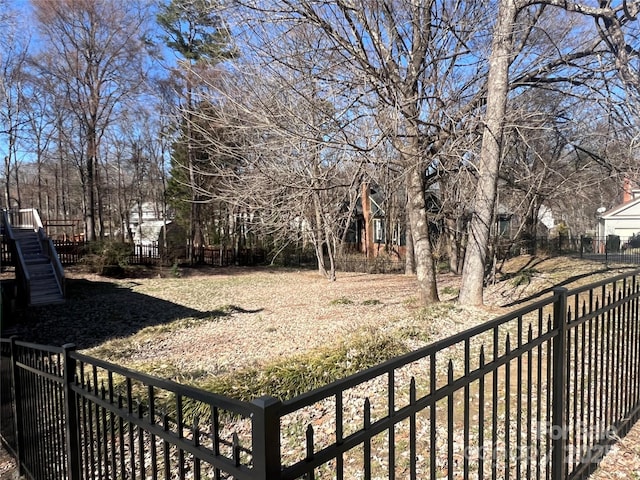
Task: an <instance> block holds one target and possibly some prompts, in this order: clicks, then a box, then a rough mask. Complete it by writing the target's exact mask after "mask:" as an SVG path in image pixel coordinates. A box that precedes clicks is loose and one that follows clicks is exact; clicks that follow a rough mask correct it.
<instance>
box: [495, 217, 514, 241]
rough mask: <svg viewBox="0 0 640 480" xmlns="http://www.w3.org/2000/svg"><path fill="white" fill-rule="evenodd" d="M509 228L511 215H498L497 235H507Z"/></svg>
mask: <svg viewBox="0 0 640 480" xmlns="http://www.w3.org/2000/svg"><path fill="white" fill-rule="evenodd" d="M510 230H511V217H510V216H509V215H498V235H499V236H501V237H506V236H509V233H510Z"/></svg>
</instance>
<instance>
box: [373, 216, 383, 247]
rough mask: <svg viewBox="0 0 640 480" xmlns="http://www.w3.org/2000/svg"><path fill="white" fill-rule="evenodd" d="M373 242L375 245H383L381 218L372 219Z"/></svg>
mask: <svg viewBox="0 0 640 480" xmlns="http://www.w3.org/2000/svg"><path fill="white" fill-rule="evenodd" d="M373 241H374V242H375V243H384V242H385V238H384V220H383V219H381V218H374V219H373Z"/></svg>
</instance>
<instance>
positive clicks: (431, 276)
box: [407, 162, 440, 305]
mask: <svg viewBox="0 0 640 480" xmlns="http://www.w3.org/2000/svg"><path fill="white" fill-rule="evenodd" d="M424 176H425V174H424V168H423V167H422V162H419V163H418V165H415V166H414V167H413V168H411V169H410V170H409V173H408V176H407V193H408V196H409V202H408V204H407V207H408V210H409V219H410V223H411V235H412V237H413V251H414V253H415V257H414V258H415V265H416V276H417V279H418V290H419V295H420V304H421V305H428V304H430V303H434V302H438V301H439V300H440V299H439V298H438V289H437V282H436V268H435V261H434V258H433V255H432V252H431V240H430V239H429V223H428V221H427V208H426V205H425V201H424Z"/></svg>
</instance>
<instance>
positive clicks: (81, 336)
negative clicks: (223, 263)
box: [2, 279, 260, 350]
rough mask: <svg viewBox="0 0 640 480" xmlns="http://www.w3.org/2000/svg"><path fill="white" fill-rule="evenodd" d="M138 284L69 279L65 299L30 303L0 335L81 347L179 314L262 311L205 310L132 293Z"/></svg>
mask: <svg viewBox="0 0 640 480" xmlns="http://www.w3.org/2000/svg"><path fill="white" fill-rule="evenodd" d="M136 285H137V283H136V282H135V280H131V281H129V282H121V283H117V284H116V283H111V282H101V281H90V280H84V279H68V280H67V282H66V288H67V295H66V296H67V301H66V303H64V304H62V305H49V306H46V307H31V308H28V309H26V310H24V311H23V312H21V313H19V314H17V315H15V316H14V318H12V319H11V320H12V321H9V322H7V321H6V319H5V321H3V322H2V323H3V325H2V326H3V331H2V336H3V337H5V336H7V334H11V335H17V337H18V338H19V339H20V340H22V341H27V342H32V343H39V344H46V345H58V346H59V345H64V344H66V343H73V344H75V345H76V347H77V348H78V349H79V350H82V349H86V348H91V347H95V346H97V345H101V344H102V343H104V342H105V341H107V340H110V339H114V338H123V337H127V336H130V335H133V334H135V333H136V332H138V331H140V330H141V329H143V328H145V327H149V326H155V325H162V324H167V323H170V322H172V321H174V320H179V319H183V318H212V319H218V318H224V317H228V316H231V315H233V314H234V313H255V312H258V311H260V310H251V311H249V310H244V309H242V308H241V307H237V306H233V305H232V306H229V307H225V308H224V309H219V310H213V311H205V312H203V311H200V310H197V309H194V308H189V307H185V306H183V305H179V304H177V303H173V302H170V301H167V300H162V299H159V298H156V297H152V296H149V295H144V294H141V293H137V292H134V291H133V287H135V286H136Z"/></svg>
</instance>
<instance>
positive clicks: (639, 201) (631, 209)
mask: <svg viewBox="0 0 640 480" xmlns="http://www.w3.org/2000/svg"><path fill="white" fill-rule="evenodd" d="M614 217H615V218H625V217H626V218H640V197H637V198H634V199H633V200H631V201H630V202H626V203H622V204H620V205H617V206H615V207H613V208H611V209H609V210H607V211H606V212H604V213H603V214H602V215H601V216H600V218H604V219H610V218H614Z"/></svg>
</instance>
